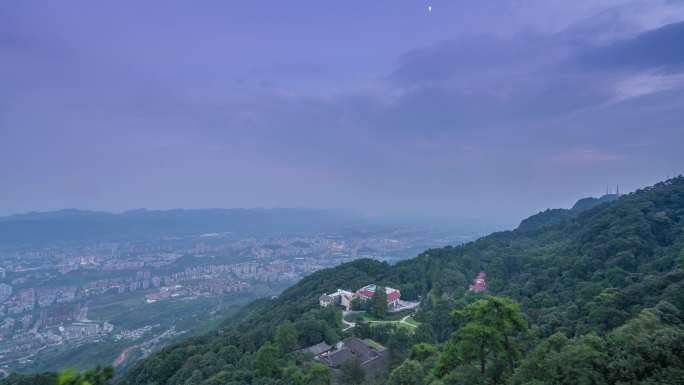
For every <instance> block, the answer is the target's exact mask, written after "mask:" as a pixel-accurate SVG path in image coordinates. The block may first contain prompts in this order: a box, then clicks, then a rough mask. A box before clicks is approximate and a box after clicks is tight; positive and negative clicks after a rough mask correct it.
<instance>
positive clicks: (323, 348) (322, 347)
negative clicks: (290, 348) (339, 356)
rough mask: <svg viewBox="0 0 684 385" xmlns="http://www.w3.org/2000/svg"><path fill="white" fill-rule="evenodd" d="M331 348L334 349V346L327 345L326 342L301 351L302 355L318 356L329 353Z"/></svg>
mask: <svg viewBox="0 0 684 385" xmlns="http://www.w3.org/2000/svg"><path fill="white" fill-rule="evenodd" d="M331 348H332V346H330V345H328V344H326V343H325V342H319V343H317V344H316V345H312V346H309V347H306V348H304V349H300V350H299V351H300V352H302V353H310V354H313V355H314V356H317V355H319V354H321V353H325V352H327V351H328V350H330V349H331Z"/></svg>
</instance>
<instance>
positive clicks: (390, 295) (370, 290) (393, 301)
mask: <svg viewBox="0 0 684 385" xmlns="http://www.w3.org/2000/svg"><path fill="white" fill-rule="evenodd" d="M376 288H377V286H376V285H368V286H364V287H362V288H360V289H359V290H357V291H356V295H357V296H358V297H359V298H361V299H363V300H369V299H371V298H373V296H374V295H375V290H376ZM385 293H386V294H387V305H388V306H390V307H391V306H395V305H397V303H398V302H399V298H400V297H401V293H400V292H399V290H397V289H393V288H391V287H386V288H385Z"/></svg>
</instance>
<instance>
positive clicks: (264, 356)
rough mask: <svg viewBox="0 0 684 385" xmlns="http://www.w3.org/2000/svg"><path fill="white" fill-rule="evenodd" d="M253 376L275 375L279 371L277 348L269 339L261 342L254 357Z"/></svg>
mask: <svg viewBox="0 0 684 385" xmlns="http://www.w3.org/2000/svg"><path fill="white" fill-rule="evenodd" d="M253 371H254V376H255V377H276V376H277V375H278V373H279V366H278V348H276V347H275V346H274V345H273V344H271V342H270V341H267V342H266V343H265V344H263V345H262V346H261V347H260V348H259V350H258V351H257V352H256V356H255V357H254V367H253Z"/></svg>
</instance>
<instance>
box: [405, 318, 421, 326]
mask: <svg viewBox="0 0 684 385" xmlns="http://www.w3.org/2000/svg"><path fill="white" fill-rule="evenodd" d="M404 322H406V323H407V324H409V325H411V326H414V327H418V325H420V322H418V321H416V320H414V319H413V317H408V318H406V319H405V320H404Z"/></svg>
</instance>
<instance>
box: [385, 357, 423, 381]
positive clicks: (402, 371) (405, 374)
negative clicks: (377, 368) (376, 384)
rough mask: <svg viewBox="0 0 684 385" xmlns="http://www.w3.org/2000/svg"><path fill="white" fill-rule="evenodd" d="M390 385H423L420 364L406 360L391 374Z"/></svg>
mask: <svg viewBox="0 0 684 385" xmlns="http://www.w3.org/2000/svg"><path fill="white" fill-rule="evenodd" d="M387 384H388V385H422V384H423V370H422V368H421V366H420V364H419V363H418V362H416V361H413V360H406V361H404V363H403V364H401V365H399V366H398V367H397V368H396V369H394V370H393V371H392V373H390V376H389V381H388V382H387Z"/></svg>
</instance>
